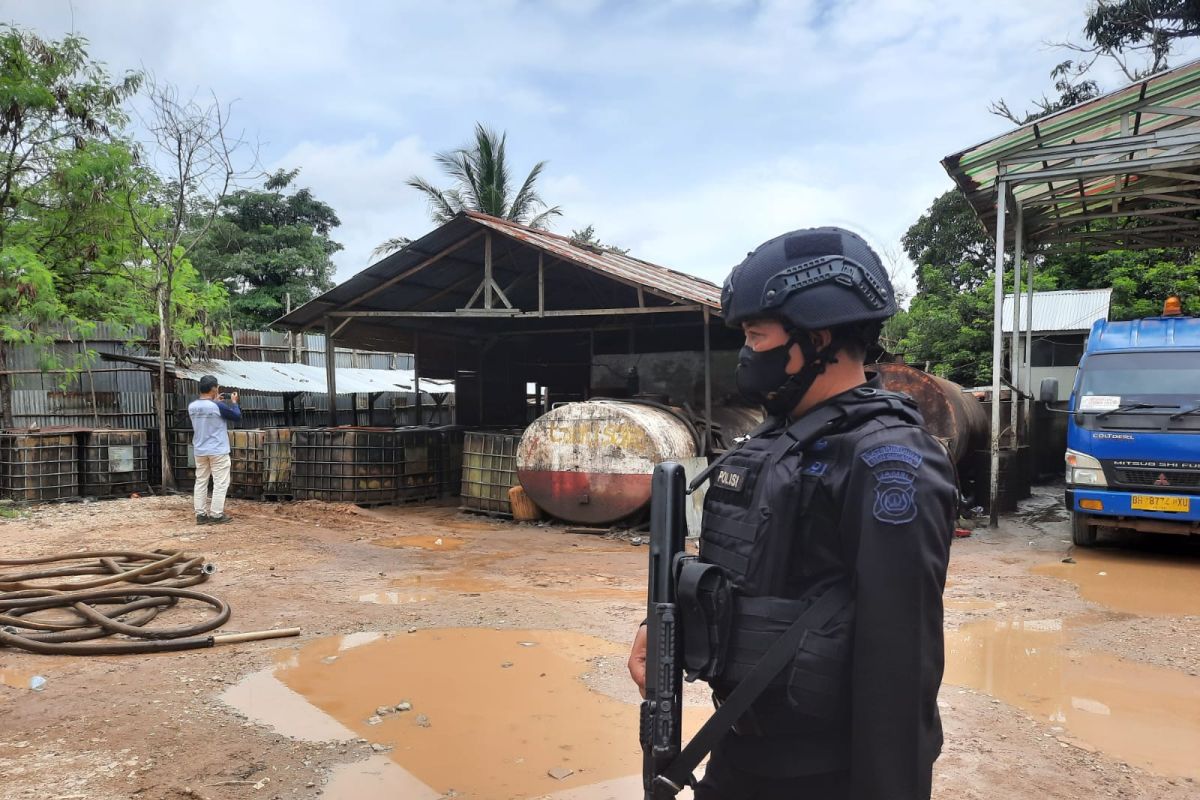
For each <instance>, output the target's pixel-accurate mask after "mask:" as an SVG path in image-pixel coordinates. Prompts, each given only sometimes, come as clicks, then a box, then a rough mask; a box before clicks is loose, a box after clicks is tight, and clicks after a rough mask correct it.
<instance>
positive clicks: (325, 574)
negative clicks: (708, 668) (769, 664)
mask: <svg viewBox="0 0 1200 800" xmlns="http://www.w3.org/2000/svg"><path fill="white" fill-rule="evenodd" d="M231 513H234V514H237V515H238V521H237V522H236V523H235V524H233V525H228V526H221V527H218V528H211V529H210V528H196V527H194V526H193V525H191V524H189V519H188V505H187V503H186V501H184V500H181V499H178V498H147V499H142V500H131V501H114V502H107V503H95V504H88V505H70V506H57V507H46V508H42V509H37V510H35V511H33V512H32V513H31V514H30V515H28V516H27V517H26V518H24V519H20V520H15V521H9V522H4V523H0V542H2V543H3V546H2V549H0V552H3V553H4V554H5V556H6V557H21V556H32V555H38V554H45V553H51V552H62V551H68V550H72V549H77V548H85V547H95V546H99V545H101V544H103V545H105V546H110V547H111V546H116V545H120V546H122V547H129V548H133V549H146V548H153V547H177V548H186V549H190V550H193V551H195V552H199V553H204V554H205V555H207V556H208V557H209V558H210V559H211V560H213V561H215V562H216V563H217V564H218V565H219V567H220V571H219V572H218V573H217V575H216V576H214V579H213V580H212V581H211V582H210V583H208V584H207V586H206V589H207V590H209V591H214V592H216V593H218V594H219V595H221V596H222V597H223V598H224V599H226V600H228V601H229V602H230V603H231V604H232V606H233V609H234V616H233V619H232V621H231V623H230V624H229V625H228V626H227V630H231V631H238V630H252V629H261V628H269V627H275V626H286V625H299V626H301V627H302V628H303V629H304V633H303V636H302V637H301V638H300V639H298V640H292V641H286V640H285V641H283V642H262V643H254V644H244V645H238V646H231V647H227V648H224V649H220V650H203V651H194V652H190V653H184V654H170V655H160V656H153V657H135V658H93V659H69V660H67V659H53V658H48V657H44V656H35V655H31V654H26V653H14V652H11V651H7V650H0V777H2V780H0V798H5V799H7V798H31V799H32V798H37V800H43V799H44V798H50V797H57V798H88V799H89V800H91V799H92V798H97V799H98V800H106V799H107V798H129V799H130V800H133V799H134V798H137V799H138V800H172V799H174V798H179V799H180V800H184V799H185V798H193V799H194V798H209V800H218V798H315V797H322V798H333V800H376V798H378V799H379V800H382V799H383V798H388V800H399V799H401V798H403V800H410V799H411V800H425V798H429V799H430V800H433V799H434V798H441V797H462V798H542V797H554V798H558V799H559V800H568V799H572V798H573V799H574V800H601V799H602V798H614V799H615V798H632V797H638V796H640V783H639V779H638V777H637V774H636V773H637V770H638V768H639V757H640V756H639V752H638V749H637V744H636V718H637V717H636V705H635V704H636V700H637V697H636V692H635V691H634V690H633V688H632V685H631V684H630V683H629V681H628V678H627V675H626V673H625V668H624V661H625V653H626V649H627V642H628V639H629V637H630V636H631V635H632V631H633V627H634V626H635V625H636V624H637V622H638V621H639V620H640V619H641V616H642V612H641V606H642V602H643V601H642V592H643V588H642V587H643V583H642V582H643V580H644V575H645V559H646V551H645V548H642V547H633V546H630V545H629V544H628V543H627V542H624V541H620V540H608V539H603V538H597V537H593V536H584V535H572V534H566V533H563V532H561V529H558V528H554V527H537V526H516V525H512V524H509V523H502V522H494V521H492V520H489V519H487V518H481V517H473V516H467V515H463V514H460V513H459V512H457V511H456V510H454V509H452V508H419V507H412V506H406V507H398V508H387V509H374V510H369V511H368V510H361V509H354V508H350V507H346V506H340V505H328V504H320V503H298V504H290V505H277V504H267V503H246V502H240V503H235V504H234V505H233V507H232V509H231ZM1068 539H1069V537H1068V535H1067V529H1066V521H1065V515H1063V514H1062V512H1061V511H1060V510H1059V508H1058V495H1057V494H1056V493H1055V492H1054V491H1053V490H1048V491H1046V492H1044V493H1042V494H1041V496H1039V497H1035V498H1034V499H1033V500H1032V501H1030V502H1028V503H1027V504H1026V506H1025V507H1024V508H1023V513H1022V514H1019V515H1017V516H1014V517H1012V518H1010V519H1007V520H1006V521H1005V524H1004V526H1003V527H1002V529H1001V530H1000V531H998V532H989V531H986V530H983V531H977V532H976V533H975V535H974V536H972V537H971V538H969V539H965V540H958V541H956V542H955V544H954V548H953V556H952V564H951V572H950V583H949V586H948V588H947V591H946V599H947V604H946V605H947V610H946V627H947V671H946V681H945V684H944V686H943V690H942V695H941V699H940V705H941V713H942V716H943V720H944V723H945V728H946V746H945V749H944V752H943V756H942V758H941V760H940V761H939V762H938V765H937V768H936V774H935V791H934V796H935V797H938V798H946V799H947V800H949V798H955V800H959V799H960V798H981V799H982V798H988V799H989V800H990V799H991V798H997V797H1003V798H1038V800H1044V799H1046V798H1051V799H1053V798H1092V797H1127V798H1156V799H1157V798H1167V799H1168V800H1179V799H1182V798H1196V797H1200V757H1197V755H1196V754H1197V753H1200V543H1197V542H1186V541H1182V540H1170V539H1167V538H1153V539H1136V540H1131V541H1126V542H1123V543H1121V546H1120V547H1107V546H1106V547H1102V548H1098V549H1096V550H1093V551H1087V552H1078V551H1075V552H1071V553H1068V550H1069V545H1068V543H1067V540H1068ZM1068 555H1070V557H1071V558H1072V559H1073V563H1064V562H1063V560H1062V559H1063V558H1064V557H1067V556H1068ZM34 676H43V677H45V678H46V687H45V689H44V690H43V691H41V692H33V691H31V690H30V688H29V685H30V684H29V681H30V679H31V678H33V677H34ZM688 700H689V706H688V708H687V711H686V712H685V717H686V722H687V727H689V728H691V729H694V728H695V727H697V726H698V725H699V724H700V722H701V721H702V720H703V718H704V716H705V715H706V714H707V701H706V698H705V697H704V694H703V692H702V691H700V690H699V689H698V688H696V687H693V688H692V690H691V692H690V694H689V696H688ZM685 796H687V795H686V794H685Z"/></svg>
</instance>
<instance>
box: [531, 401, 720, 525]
mask: <svg viewBox="0 0 1200 800" xmlns="http://www.w3.org/2000/svg"><path fill="white" fill-rule="evenodd" d="M697 445H698V443H697V441H696V435H695V431H694V429H693V428H691V427H690V426H689V425H688V424H687V423H686V422H684V420H683V419H682V418H681V417H680V416H677V415H676V414H675V413H673V412H672V411H671V410H670V409H669V408H666V407H662V406H658V405H656V404H653V405H652V404H644V403H637V402H630V401H621V400H590V401H587V402H583V403H566V404H564V405H561V406H559V407H558V408H555V409H554V410H552V411H550V412H549V413H548V414H545V415H543V416H542V417H540V418H539V419H537V420H536V421H535V422H534V423H533V424H532V425H530V426H529V428H527V429H526V430H525V434H524V435H523V436H522V437H521V442H520V444H519V445H518V447H517V477H518V479H519V480H520V482H521V486H523V487H524V488H525V491H526V493H527V494H528V495H529V497H530V498H531V499H532V500H533V501H534V502H535V503H537V505H538V506H540V507H541V508H542V509H543V510H545V511H546V512H547V513H549V514H550V515H551V516H554V517H558V518H559V519H563V520H566V521H568V522H577V523H584V524H592V525H603V524H607V523H610V522H616V521H617V520H619V519H623V518H625V517H628V516H629V515H631V514H634V513H636V512H638V511H640V510H642V509H643V508H644V507H645V506H646V504H647V503H649V502H650V476H651V474H652V473H653V472H654V466H655V465H656V464H658V463H659V462H660V461H668V460H680V459H687V458H694V457H695V456H696V455H697V449H698V447H697Z"/></svg>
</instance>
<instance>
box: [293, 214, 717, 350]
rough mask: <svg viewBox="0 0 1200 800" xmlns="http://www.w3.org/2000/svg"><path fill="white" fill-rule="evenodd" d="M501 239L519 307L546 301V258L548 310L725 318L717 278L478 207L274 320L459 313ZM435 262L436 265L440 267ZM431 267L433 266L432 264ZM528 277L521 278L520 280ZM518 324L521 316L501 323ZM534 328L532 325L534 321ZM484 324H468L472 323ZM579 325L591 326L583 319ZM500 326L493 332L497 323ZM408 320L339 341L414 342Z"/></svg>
mask: <svg viewBox="0 0 1200 800" xmlns="http://www.w3.org/2000/svg"><path fill="white" fill-rule="evenodd" d="M484 232H489V233H492V234H498V236H496V237H495V241H494V243H493V244H494V261H495V270H496V280H497V281H499V283H500V284H503V285H505V286H507V285H509V283H519V284H520V285H519V287H518V289H517V293H518V294H523V295H524V297H523V299H522V298H516V297H514V298H513V300H514V303H515V304H516V305H517V307H519V308H523V309H525V310H529V309H531V308H536V307H537V302H538V300H537V293H538V291H539V285H538V281H537V280H536V279H532V278H535V277H536V275H537V272H538V263H539V254H541V255H542V260H543V261H544V262H545V308H546V310H547V311H552V310H560V309H561V310H567V309H572V308H584V309H586V308H613V309H614V315H618V316H619V311H618V309H621V308H629V307H632V306H638V305H639V304H640V302H641V301H642V297H644V303H645V305H646V306H652V307H654V308H665V307H667V306H672V305H674V306H688V305H690V306H698V307H704V308H708V309H710V310H712V311H713V312H715V315H716V316H719V313H720V306H721V289H720V287H718V286H717V285H716V284H713V283H711V282H709V281H706V280H704V279H703V278H697V277H695V276H692V275H687V274H685V273H682V272H678V271H676V270H672V269H668V268H666V267H663V266H659V265H657V264H651V263H650V262H648V261H642V260H641V259H637V258H633V257H632V256H629V255H623V254H621V253H617V252H613V251H611V250H604V249H600V248H590V247H582V246H580V245H577V244H574V243H573V242H571V240H570V239H569V238H568V237H565V236H562V235H559V234H555V233H550V232H548V231H541V230H534V229H532V228H528V227H526V226H524V225H518V224H516V223H513V222H510V221H508V220H503V219H498V218H496V217H492V216H488V215H487V214H480V213H477V212H463V213H461V214H459V215H458V216H456V217H455V218H454V219H452V220H450V221H449V222H446V223H445V224H443V225H441V226H439V227H437V228H435V229H434V230H432V231H430V232H429V233H427V234H425V235H424V236H422V237H421V238H420V239H417V240H416V241H413V242H411V243H410V244H409V245H408V246H406V247H404V248H402V249H400V250H398V251H396V252H394V253H392V254H390V255H388V256H386V257H385V258H383V259H381V260H379V261H377V262H376V263H374V264H372V265H370V266H369V267H367V268H366V269H363V270H361V271H360V272H358V273H357V274H355V275H354V276H353V277H351V278H350V279H348V280H346V281H344V282H342V283H341V284H339V285H338V286H336V287H334V288H333V289H330V290H329V291H328V292H326V293H325V294H323V295H321V296H320V297H317V298H315V299H313V300H310V301H309V302H308V303H305V304H304V305H302V306H300V307H299V308H297V309H294V310H293V311H292V312H291V313H290V314H287V315H286V316H284V317H282V318H280V319H279V320H277V321H276V322H275V326H277V327H280V328H284V329H290V330H306V329H311V328H318V327H320V326H321V325H323V323H324V320H325V318H326V316H327V315H329V314H335V313H343V312H348V311H397V312H400V311H421V312H429V311H434V312H440V313H450V312H454V311H455V310H456V309H459V308H462V307H463V306H464V305H466V304H467V303H468V299H469V298H470V296H471V293H472V291H473V290H474V289H475V288H476V286H477V285H478V284H479V280H480V278H479V276H480V275H481V274H482V265H483V263H484V241H483V240H484V237H483V236H482V234H483V233H484ZM434 262H435V263H434ZM426 265H428V266H426ZM518 279H520V280H518ZM492 322H493V323H494V324H493V325H492V328H494V326H495V325H506V326H510V327H511V326H512V325H513V323H514V322H516V321H507V322H505V321H502V320H494V321H492ZM526 323H527V324H530V325H531V326H532V323H529V322H528V320H526ZM468 325H470V326H476V327H474V328H468V327H467V326H468ZM487 325H488V323H487V322H486V321H485V322H480V320H478V319H474V320H471V321H470V322H464V321H463V320H455V319H440V320H436V321H430V320H425V321H420V322H414V321H409V322H408V323H407V330H409V331H411V330H412V329H413V328H421V329H424V330H430V331H436V332H438V333H442V334H444V335H447V336H459V337H465V338H471V337H470V336H469V335H468V334H471V333H478V332H479V330H480V327H482V326H487ZM579 327H580V329H585V328H586V327H587V324H586V323H580V324H579ZM489 329H491V328H489ZM406 335H408V334H407V333H405V326H404V325H401V324H400V323H396V322H394V321H380V320H379V319H375V320H362V321H356V322H355V324H354V325H351V326H350V327H349V328H348V329H347V330H345V331H344V332H342V333H340V334H339V336H338V341H339V342H340V343H345V344H347V345H351V344H352V345H353V346H356V347H364V348H367V349H374V350H389V351H395V350H396V349H397V348H403V347H404V346H405V345H406V344H407V340H406V339H405V338H404V337H405V336H406Z"/></svg>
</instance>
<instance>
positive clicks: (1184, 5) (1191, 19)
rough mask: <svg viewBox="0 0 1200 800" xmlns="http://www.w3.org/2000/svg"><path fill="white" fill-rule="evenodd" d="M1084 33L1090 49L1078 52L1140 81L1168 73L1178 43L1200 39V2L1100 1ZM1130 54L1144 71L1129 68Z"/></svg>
mask: <svg viewBox="0 0 1200 800" xmlns="http://www.w3.org/2000/svg"><path fill="white" fill-rule="evenodd" d="M1084 33H1085V35H1086V36H1087V38H1088V40H1089V41H1090V42H1091V43H1092V44H1091V47H1089V48H1077V49H1080V50H1082V51H1084V52H1089V53H1092V54H1094V55H1097V56H1098V55H1103V56H1107V57H1109V58H1111V59H1113V60H1114V61H1116V63H1117V64H1118V65H1120V67H1121V69H1122V70H1123V71H1124V72H1125V75H1126V77H1128V78H1129V79H1130V80H1131V81H1132V80H1137V79H1138V78H1142V77H1145V76H1146V75H1152V74H1154V73H1155V72H1161V71H1162V70H1164V69H1166V68H1167V66H1168V63H1167V62H1168V59H1169V58H1170V56H1171V49H1172V48H1173V46H1174V44H1175V42H1177V41H1179V40H1180V39H1187V38H1190V37H1192V36H1197V35H1200V0H1100V2H1097V3H1096V4H1095V5H1094V6H1093V7H1092V9H1091V11H1090V12H1089V13H1088V18H1087V24H1086V25H1085V26H1084ZM1131 54H1133V55H1137V56H1139V57H1141V59H1142V66H1141V67H1137V66H1134V67H1130V66H1129V63H1128V61H1127V57H1128V56H1129V55H1131Z"/></svg>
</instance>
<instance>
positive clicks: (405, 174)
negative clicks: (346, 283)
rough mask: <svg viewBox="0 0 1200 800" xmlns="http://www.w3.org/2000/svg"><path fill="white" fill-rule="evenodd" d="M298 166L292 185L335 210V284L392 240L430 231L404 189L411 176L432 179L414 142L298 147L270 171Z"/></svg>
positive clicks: (425, 155)
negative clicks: (338, 249) (337, 247)
mask: <svg viewBox="0 0 1200 800" xmlns="http://www.w3.org/2000/svg"><path fill="white" fill-rule="evenodd" d="M295 167H300V168H301V172H300V176H299V178H298V179H297V183H298V184H300V185H302V186H308V187H310V188H311V189H312V191H313V194H314V195H315V196H316V197H318V198H320V199H321V200H323V201H325V202H326V203H329V204H330V205H331V206H333V208H334V210H336V211H337V214H338V216H339V217H340V218H341V220H342V226H341V227H340V228H338V229H337V230H335V231H334V234H333V238H334V239H335V240H336V241H338V242H341V244H342V245H343V246H344V247H345V250H343V251H342V252H341V253H339V254H338V255H337V256H335V260H336V261H337V263H338V272H337V276H336V278H337V280H339V281H343V280H345V279H347V278H349V277H350V276H351V275H353V274H354V273H355V272H357V271H358V270H360V269H362V268H363V267H366V266H367V265H368V264H369V263H371V251H372V250H373V249H375V247H377V246H378V245H379V244H380V243H382V242H383V241H385V240H387V239H390V238H393V237H395V236H408V237H409V238H416V237H418V236H420V235H421V234H424V233H427V232H428V231H429V229H430V228H431V227H432V224H431V223H430V222H429V217H428V214H427V212H426V208H425V203H424V201H422V200H421V199H420V197H419V196H418V195H417V193H416V192H415V191H414V190H412V189H410V188H409V187H408V186H405V185H404V182H405V181H406V180H407V179H408V178H409V177H410V176H412V175H416V174H420V175H431V174H433V159H432V157H431V156H430V154H429V152H428V151H427V150H426V149H425V147H424V146H423V145H422V143H421V141H420V140H419V139H418V138H416V137H408V138H405V139H401V140H398V141H395V142H391V143H390V144H384V143H381V142H380V141H378V140H377V139H376V138H375V137H372V136H368V137H363V138H359V139H351V140H345V141H341V142H335V143H332V144H322V143H318V142H310V141H304V142H300V143H299V144H297V145H296V146H294V147H293V148H291V149H290V150H288V151H287V152H286V153H283V154H282V155H281V156H279V157H278V159H276V161H275V163H274V164H273V165H272V167H271V168H272V169H289V168H295Z"/></svg>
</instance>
